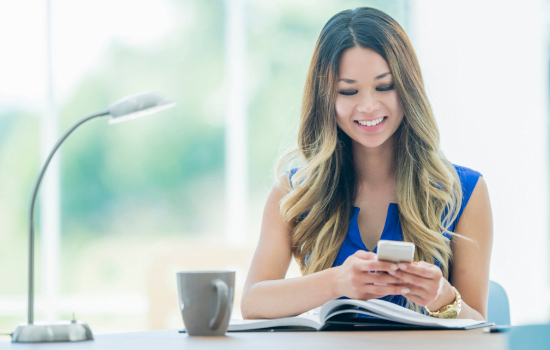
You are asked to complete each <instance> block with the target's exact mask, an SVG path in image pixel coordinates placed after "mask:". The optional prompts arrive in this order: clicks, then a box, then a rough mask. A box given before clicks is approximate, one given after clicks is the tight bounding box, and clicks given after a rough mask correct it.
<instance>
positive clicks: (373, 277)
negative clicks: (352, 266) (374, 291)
mask: <svg viewBox="0 0 550 350" xmlns="http://www.w3.org/2000/svg"><path fill="white" fill-rule="evenodd" d="M365 281H366V282H367V283H385V284H403V280H402V279H400V278H397V277H395V276H392V275H388V274H387V273H366V274H365Z"/></svg>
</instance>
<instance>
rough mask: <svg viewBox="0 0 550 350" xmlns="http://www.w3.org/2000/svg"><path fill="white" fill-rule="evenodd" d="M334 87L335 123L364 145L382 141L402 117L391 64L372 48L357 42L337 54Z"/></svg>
mask: <svg viewBox="0 0 550 350" xmlns="http://www.w3.org/2000/svg"><path fill="white" fill-rule="evenodd" d="M336 91H337V92H338V95H337V97H336V115H337V123H338V126H339V127H340V128H341V129H342V130H343V131H344V132H345V133H346V134H347V135H348V136H349V137H351V139H352V140H353V141H355V142H356V143H359V144H361V145H363V146H365V147H378V146H380V145H382V144H383V143H384V142H386V140H388V139H389V138H390V137H391V136H392V135H393V134H394V132H395V131H396V130H397V128H398V127H399V125H400V124H401V121H402V120H403V115H404V112H403V107H402V106H401V100H400V99H399V96H398V94H397V91H396V90H395V88H394V85H393V77H392V75H391V72H390V67H389V66H388V63H387V62H386V60H385V59H384V58H383V57H382V56H380V55H379V54H378V53H377V52H376V51H374V50H372V49H365V48H362V47H358V46H356V47H353V48H351V49H347V50H345V51H344V52H343V53H342V54H341V55H340V61H339V67H338V82H337V86H336Z"/></svg>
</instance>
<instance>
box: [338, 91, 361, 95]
mask: <svg viewBox="0 0 550 350" xmlns="http://www.w3.org/2000/svg"><path fill="white" fill-rule="evenodd" d="M356 93H357V90H355V91H340V94H342V95H346V96H351V95H355V94H356Z"/></svg>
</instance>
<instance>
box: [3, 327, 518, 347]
mask: <svg viewBox="0 0 550 350" xmlns="http://www.w3.org/2000/svg"><path fill="white" fill-rule="evenodd" d="M94 338H95V339H94V340H93V341H86V342H74V343H49V344H14V343H11V342H9V341H7V342H0V349H2V350H3V349H17V350H27V349H41V350H42V349H48V350H50V349H56V350H64V349H67V350H69V349H70V350H72V349H75V350H77V349H101V350H111V349H112V350H125V349H131V350H141V349H148V350H149V349H162V350H170V349H178V350H181V349H199V350H200V349H224V350H225V349H227V350H231V349H262V350H263V349H277V350H280V349H283V350H289V349H300V350H305V349H315V350H317V349H341V350H348V349H360V348H361V349H400V350H414V349H419V350H429V349H438V350H440V349H445V350H451V349H460V350H463V349H468V350H472V349H483V350H491V349H507V348H508V346H507V335H506V334H502V333H492V334H489V333H483V332H482V330H481V329H472V330H468V331H460V330H458V331H382V332H380V331H377V332H372V331H371V332H364V331H363V332H265V333H264V332H249V333H244V332H238V333H227V334H226V335H225V336H217V337H190V336H188V335H187V334H182V333H178V331H177V330H162V331H147V332H135V333H114V334H97V335H95V336H94Z"/></svg>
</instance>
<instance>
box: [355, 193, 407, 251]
mask: <svg viewBox="0 0 550 350" xmlns="http://www.w3.org/2000/svg"><path fill="white" fill-rule="evenodd" d="M396 206H397V203H390V204H389V205H388V210H387V211H386V221H385V222H384V228H383V229H382V234H381V235H380V239H390V237H388V234H389V232H388V229H389V227H388V226H389V224H390V216H393V214H394V212H395V210H394V209H395V207H396ZM351 207H352V208H353V210H354V213H353V224H354V225H355V230H354V231H355V232H356V237H352V239H353V240H354V241H356V242H355V243H356V244H357V245H359V246H360V247H361V248H362V249H364V250H366V251H367V252H370V251H371V250H369V249H368V248H367V246H366V245H365V242H363V239H362V238H361V231H360V230H359V222H358V220H357V218H358V216H359V211H360V210H361V208H359V207H356V206H353V205H352V206H351ZM377 248H378V247H374V249H373V250H372V252H373V253H376V250H377Z"/></svg>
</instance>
